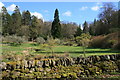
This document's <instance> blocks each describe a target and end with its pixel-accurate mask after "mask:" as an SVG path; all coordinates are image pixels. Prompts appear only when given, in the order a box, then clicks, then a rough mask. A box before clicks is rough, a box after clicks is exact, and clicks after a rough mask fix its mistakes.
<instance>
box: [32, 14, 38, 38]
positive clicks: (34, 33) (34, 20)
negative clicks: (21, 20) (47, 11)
mask: <svg viewBox="0 0 120 80" xmlns="http://www.w3.org/2000/svg"><path fill="white" fill-rule="evenodd" d="M37 20H38V19H37V17H35V16H32V19H31V26H30V40H34V39H36V38H37V37H38V32H37V31H38V30H37V27H38V25H39V23H38V21H37Z"/></svg>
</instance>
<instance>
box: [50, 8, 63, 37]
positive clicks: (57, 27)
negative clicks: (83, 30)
mask: <svg viewBox="0 0 120 80" xmlns="http://www.w3.org/2000/svg"><path fill="white" fill-rule="evenodd" d="M51 35H52V36H53V38H60V37H61V24H60V20H59V12H58V9H56V10H55V14H54V21H53V22H52V28H51Z"/></svg>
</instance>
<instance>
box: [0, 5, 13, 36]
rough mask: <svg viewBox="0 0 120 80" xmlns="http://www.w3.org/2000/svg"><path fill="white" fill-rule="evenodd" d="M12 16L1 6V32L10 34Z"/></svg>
mask: <svg viewBox="0 0 120 80" xmlns="http://www.w3.org/2000/svg"><path fill="white" fill-rule="evenodd" d="M11 30H12V18H11V16H10V14H9V13H8V12H7V10H6V8H5V7H2V34H3V35H9V34H12V32H11Z"/></svg>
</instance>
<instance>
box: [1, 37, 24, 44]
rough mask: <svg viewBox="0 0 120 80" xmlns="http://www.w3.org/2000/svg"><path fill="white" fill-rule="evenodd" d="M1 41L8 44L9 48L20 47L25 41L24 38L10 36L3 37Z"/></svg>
mask: <svg viewBox="0 0 120 80" xmlns="http://www.w3.org/2000/svg"><path fill="white" fill-rule="evenodd" d="M2 41H3V42H5V43H8V44H10V45H11V46H15V45H20V44H21V43H23V42H26V39H25V38H24V37H19V36H16V35H12V36H5V37H4V38H3V40H2Z"/></svg>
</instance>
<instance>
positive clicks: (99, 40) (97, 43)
mask: <svg viewBox="0 0 120 80" xmlns="http://www.w3.org/2000/svg"><path fill="white" fill-rule="evenodd" d="M103 39H104V36H98V37H94V38H93V39H92V40H91V42H90V46H91V47H94V48H101V47H102V45H103Z"/></svg>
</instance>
